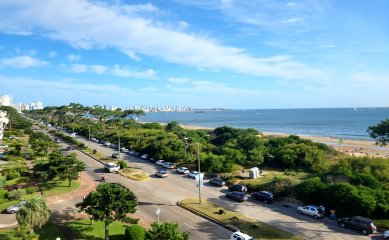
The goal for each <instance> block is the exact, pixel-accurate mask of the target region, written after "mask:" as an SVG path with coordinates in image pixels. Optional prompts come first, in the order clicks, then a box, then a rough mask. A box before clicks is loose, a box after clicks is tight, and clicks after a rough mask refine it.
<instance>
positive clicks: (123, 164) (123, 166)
mask: <svg viewBox="0 0 389 240" xmlns="http://www.w3.org/2000/svg"><path fill="white" fill-rule="evenodd" d="M119 165H120V169H126V168H127V167H128V165H127V162H126V161H124V160H120V161H119Z"/></svg>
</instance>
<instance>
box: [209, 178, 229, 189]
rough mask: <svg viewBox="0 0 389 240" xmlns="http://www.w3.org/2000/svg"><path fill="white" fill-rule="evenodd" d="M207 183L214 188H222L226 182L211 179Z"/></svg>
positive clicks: (219, 179)
mask: <svg viewBox="0 0 389 240" xmlns="http://www.w3.org/2000/svg"><path fill="white" fill-rule="evenodd" d="M209 183H210V184H212V185H214V186H218V187H223V186H225V185H226V182H225V181H224V180H223V179H221V178H214V179H211V180H209Z"/></svg>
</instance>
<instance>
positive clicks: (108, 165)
mask: <svg viewBox="0 0 389 240" xmlns="http://www.w3.org/2000/svg"><path fill="white" fill-rule="evenodd" d="M104 168H105V169H106V170H107V171H108V172H112V173H114V172H117V171H118V170H119V169H120V166H119V165H116V164H115V163H112V162H109V163H106V164H105V165H104Z"/></svg>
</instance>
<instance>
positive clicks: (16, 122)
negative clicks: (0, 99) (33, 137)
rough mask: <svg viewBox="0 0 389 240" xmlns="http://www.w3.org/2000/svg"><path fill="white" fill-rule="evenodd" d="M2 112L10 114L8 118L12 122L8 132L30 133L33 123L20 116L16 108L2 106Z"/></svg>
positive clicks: (0, 107)
mask: <svg viewBox="0 0 389 240" xmlns="http://www.w3.org/2000/svg"><path fill="white" fill-rule="evenodd" d="M0 110H1V111H6V112H7V113H8V118H9V120H10V122H9V123H8V126H7V130H10V131H12V130H15V129H16V130H25V131H26V132H28V133H29V132H30V129H31V126H32V123H31V122H30V121H28V120H27V119H26V118H24V117H23V116H22V115H20V114H19V113H18V112H17V111H16V109H15V108H13V107H8V106H0Z"/></svg>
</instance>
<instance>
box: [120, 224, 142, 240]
mask: <svg viewBox="0 0 389 240" xmlns="http://www.w3.org/2000/svg"><path fill="white" fill-rule="evenodd" d="M125 236H126V239H127V240H144V239H146V230H145V229H144V227H142V226H139V225H132V226H129V227H128V228H126V232H125Z"/></svg>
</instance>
